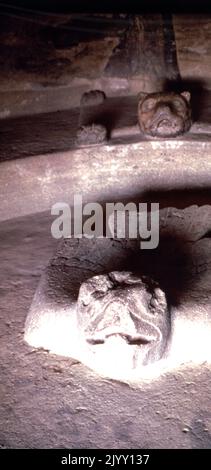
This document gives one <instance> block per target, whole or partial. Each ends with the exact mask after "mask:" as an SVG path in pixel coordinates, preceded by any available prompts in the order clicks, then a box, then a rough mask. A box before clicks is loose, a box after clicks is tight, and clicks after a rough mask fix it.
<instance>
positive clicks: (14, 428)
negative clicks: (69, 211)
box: [0, 209, 211, 449]
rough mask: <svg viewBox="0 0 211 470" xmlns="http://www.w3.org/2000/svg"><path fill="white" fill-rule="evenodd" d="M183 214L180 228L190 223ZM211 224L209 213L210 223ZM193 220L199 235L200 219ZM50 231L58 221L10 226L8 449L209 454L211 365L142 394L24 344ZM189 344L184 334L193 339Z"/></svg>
mask: <svg viewBox="0 0 211 470" xmlns="http://www.w3.org/2000/svg"><path fill="white" fill-rule="evenodd" d="M173 212H176V213H177V210H175V209H172V211H169V213H170V214H171V218H170V220H172V223H173V221H174V223H175V224H176V221H177V222H178V223H181V222H182V221H183V219H182V218H181V217H178V215H175V216H173ZM180 215H181V214H180ZM208 218H209V215H207V217H205V213H204V219H203V220H204V222H205V221H206V223H207V219H208ZM167 220H168V217H167ZM189 220H190V219H189ZM164 221H165V220H164ZM164 221H163V222H164ZM192 222H193V227H192V228H193V232H194V231H195V228H196V226H198V219H196V224H195V225H194V217H192ZM50 224H51V218H50V217H49V215H48V214H46V215H45V217H44V215H38V214H36V215H33V216H29V217H25V218H21V217H20V218H18V219H16V220H12V221H11V220H10V221H7V222H4V223H1V226H0V239H1V243H0V257H1V272H0V279H1V296H0V309H1V314H0V332H1V345H0V368H1V375H0V388H1V401H0V443H1V447H6V448H8V447H10V448H64V449H65V448H66V449H78V448H91V449H94V448H106V449H108V448H111V449H115V448H117V449H122V448H124V449H128V448H129V449H137V448H143V449H147V448H149V449H153V448H189V449H190V448H197V449H201V448H209V447H210V443H211V437H210V436H211V416H210V414H209V409H210V406H211V405H210V396H211V393H210V390H211V374H210V365H209V364H208V363H207V362H206V361H205V362H204V363H203V364H201V363H200V365H198V366H197V365H196V363H192V364H191V363H189V364H183V365H181V366H180V367H179V368H178V367H175V368H174V369H173V370H171V371H166V372H165V373H164V374H163V375H162V376H160V377H159V378H156V379H155V380H153V381H152V380H150V381H144V382H143V381H142V382H141V384H140V385H138V384H137V383H136V384H133V386H132V385H130V384H129V383H122V382H118V381H115V380H107V379H103V378H101V377H99V375H97V374H95V373H93V372H91V371H90V370H89V369H88V368H86V367H85V366H83V365H81V364H76V363H75V362H74V361H72V360H71V359H70V358H64V357H61V356H58V355H57V356H56V355H53V354H48V353H47V352H46V351H43V350H37V349H36V350H35V349H33V348H31V347H29V346H28V345H26V344H24V342H23V326H24V321H25V318H26V315H27V312H28V309H29V307H30V304H31V301H32V298H33V295H34V292H35V290H36V288H37V284H38V282H39V278H40V275H41V273H42V272H43V270H44V268H45V265H46V263H47V262H48V260H49V257H51V256H52V252H53V250H54V249H55V240H54V239H53V238H52V237H51V234H50ZM201 224H202V225H203V223H202V222H201ZM189 225H190V222H189ZM177 234H178V232H177ZM208 240H209V239H208ZM208 240H207V241H208ZM201 242H204V239H202V240H201V241H200V243H201ZM188 246H190V243H188ZM193 246H194V244H193ZM206 252H207V253H208V252H209V249H208V246H207V249H206ZM204 253H205V252H204ZM38 254H39V255H38ZM168 262H169V259H168ZM67 269H68V268H67V267H66V270H67ZM207 273H208V271H207ZM197 279H198V278H197ZM197 282H198V281H197ZM209 296H210V295H209ZM195 303H197V304H198V303H199V297H197V291H196V298H195ZM191 309H192V308H189V311H191ZM204 313H205V311H204ZM189 326H190V325H189ZM182 331H183V330H182V329H181V332H180V333H182ZM189 336H190V331H188V332H185V331H184V339H185V340H187V338H188V337H189ZM201 338H202V336H201V333H200V330H199V329H198V335H197V336H196V342H195V351H196V352H197V351H200V349H201V347H204V343H203V342H202V339H201ZM181 344H183V338H182V337H180V346H181ZM185 345H186V346H187V341H186V342H185ZM182 356H184V354H183V352H182ZM184 429H186V432H183V430H184ZM187 429H188V431H187ZM160 430H162V438H161V432H160Z"/></svg>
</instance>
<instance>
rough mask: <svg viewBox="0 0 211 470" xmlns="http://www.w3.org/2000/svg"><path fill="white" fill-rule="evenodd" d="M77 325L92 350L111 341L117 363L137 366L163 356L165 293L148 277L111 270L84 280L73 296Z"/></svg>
mask: <svg viewBox="0 0 211 470" xmlns="http://www.w3.org/2000/svg"><path fill="white" fill-rule="evenodd" d="M77 318H78V326H79V329H80V331H81V334H82V336H83V341H84V342H86V344H87V345H88V348H89V353H90V351H92V352H93V354H94V355H95V356H96V359H97V358H98V357H99V356H98V355H99V354H100V353H101V351H102V350H104V353H105V354H104V355H105V358H106V359H105V360H107V353H109V350H110V347H111V348H112V346H114V348H113V351H114V357H113V359H112V361H113V362H114V363H115V362H116V363H118V361H119V363H121V362H123V365H124V358H125V361H126V362H128V367H129V368H131V369H137V368H138V367H140V366H146V365H148V364H149V363H152V362H154V361H157V360H159V359H161V358H162V356H163V355H164V352H165V350H166V346H167V343H168V338H169V332H170V321H169V313H168V307H167V300H166V296H165V293H164V292H163V291H162V290H161V288H160V287H159V285H158V284H157V283H156V282H155V281H153V280H152V279H150V278H148V277H144V276H142V277H138V276H136V275H134V274H133V273H132V272H125V271H122V272H120V271H114V272H110V273H109V274H102V275H98V276H94V277H92V278H90V279H88V280H87V281H85V282H83V283H82V285H81V287H80V291H79V296H78V301H77Z"/></svg>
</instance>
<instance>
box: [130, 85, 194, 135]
mask: <svg viewBox="0 0 211 470" xmlns="http://www.w3.org/2000/svg"><path fill="white" fill-rule="evenodd" d="M138 122H139V126H140V129H141V131H142V132H143V133H144V134H146V135H150V136H152V137H176V136H177V135H180V134H183V133H185V132H187V131H188V130H189V129H190V127H191V106H190V93H189V92H188V91H184V92H182V93H175V92H169V93H168V92H162V93H149V94H147V93H140V94H139V102H138Z"/></svg>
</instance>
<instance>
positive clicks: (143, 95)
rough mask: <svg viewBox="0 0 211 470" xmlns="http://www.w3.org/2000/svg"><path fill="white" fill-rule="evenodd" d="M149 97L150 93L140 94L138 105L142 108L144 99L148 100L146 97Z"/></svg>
mask: <svg viewBox="0 0 211 470" xmlns="http://www.w3.org/2000/svg"><path fill="white" fill-rule="evenodd" d="M147 95H148V93H145V92H144V91H140V93H138V105H139V106H140V105H141V103H142V102H143V100H144V98H146V96H147Z"/></svg>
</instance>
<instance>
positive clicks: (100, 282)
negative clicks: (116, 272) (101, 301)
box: [80, 275, 113, 306]
mask: <svg viewBox="0 0 211 470" xmlns="http://www.w3.org/2000/svg"><path fill="white" fill-rule="evenodd" d="M112 287H113V283H112V281H111V280H110V279H109V277H108V276H107V275H99V276H96V277H95V278H91V279H90V280H88V281H86V282H85V283H83V284H82V285H81V287H80V297H81V298H82V299H83V305H84V306H87V305H89V303H90V301H91V299H92V297H93V296H94V297H96V298H97V297H98V295H100V294H103V295H105V294H106V293H107V292H108V290H109V289H111V288H112Z"/></svg>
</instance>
